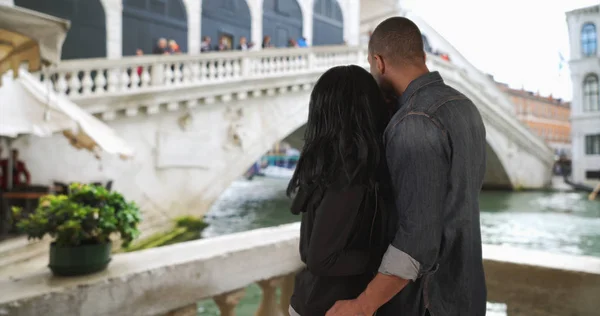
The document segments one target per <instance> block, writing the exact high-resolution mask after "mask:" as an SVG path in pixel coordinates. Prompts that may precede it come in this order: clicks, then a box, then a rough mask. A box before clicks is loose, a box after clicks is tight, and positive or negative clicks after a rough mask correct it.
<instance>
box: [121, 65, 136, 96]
mask: <svg viewBox="0 0 600 316" xmlns="http://www.w3.org/2000/svg"><path fill="white" fill-rule="evenodd" d="M119 71H120V72H121V73H120V75H119V82H120V84H119V88H120V89H119V90H120V91H127V90H129V74H127V69H119ZM134 73H135V75H136V76H137V69H132V70H131V75H132V76H133V74H134ZM131 86H132V88H133V83H131Z"/></svg>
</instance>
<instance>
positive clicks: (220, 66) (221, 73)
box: [217, 60, 227, 81]
mask: <svg viewBox="0 0 600 316" xmlns="http://www.w3.org/2000/svg"><path fill="white" fill-rule="evenodd" d="M226 64H227V63H226V62H225V61H223V60H219V61H218V62H217V79H218V80H219V81H221V80H223V78H224V77H225V74H226V73H227V68H226V67H227V66H226Z"/></svg>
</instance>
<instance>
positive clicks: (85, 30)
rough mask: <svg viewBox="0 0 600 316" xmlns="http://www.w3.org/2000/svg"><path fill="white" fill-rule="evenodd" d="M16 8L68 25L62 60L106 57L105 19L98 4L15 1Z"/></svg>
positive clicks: (96, 1)
mask: <svg viewBox="0 0 600 316" xmlns="http://www.w3.org/2000/svg"><path fill="white" fill-rule="evenodd" d="M15 5H16V6H20V7H24V8H27V9H31V10H35V11H38V12H42V13H46V14H50V15H54V16H56V17H59V18H63V19H67V20H69V21H71V28H70V29H69V32H67V38H66V39H65V43H64V44H63V47H62V56H61V59H78V58H97V57H106V18H105V16H104V7H103V6H102V3H101V1H100V0H89V1H87V0H86V1H73V0H53V1H45V0H44V1H40V0H15Z"/></svg>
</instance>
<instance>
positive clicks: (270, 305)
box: [255, 278, 283, 316]
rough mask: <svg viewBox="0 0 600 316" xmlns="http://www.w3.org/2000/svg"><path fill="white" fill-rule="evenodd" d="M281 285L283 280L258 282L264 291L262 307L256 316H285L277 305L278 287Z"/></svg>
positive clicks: (274, 279) (275, 279)
mask: <svg viewBox="0 0 600 316" xmlns="http://www.w3.org/2000/svg"><path fill="white" fill-rule="evenodd" d="M280 284H281V278H273V279H270V280H264V281H260V282H258V286H260V288H261V290H262V298H261V300H260V306H258V310H256V314H255V315H256V316H283V313H282V312H281V309H280V307H279V306H278V304H277V287H278V286H279V285H280Z"/></svg>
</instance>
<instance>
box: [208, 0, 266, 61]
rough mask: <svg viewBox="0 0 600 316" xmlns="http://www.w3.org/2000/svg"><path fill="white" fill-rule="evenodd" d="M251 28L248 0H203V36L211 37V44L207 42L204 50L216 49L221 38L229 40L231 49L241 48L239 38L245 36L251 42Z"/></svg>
mask: <svg viewBox="0 0 600 316" xmlns="http://www.w3.org/2000/svg"><path fill="white" fill-rule="evenodd" d="M251 28H252V18H251V16H250V8H248V5H247V4H246V0H204V1H203V2H202V37H203V38H204V37H205V36H208V37H210V39H211V42H210V44H208V43H207V44H206V45H207V46H208V47H204V46H203V47H202V50H203V51H207V50H212V49H215V48H216V47H217V46H218V45H219V39H220V38H223V39H224V40H225V41H227V42H228V46H229V48H230V49H238V48H239V49H241V47H239V46H240V45H239V40H240V38H242V37H245V38H246V40H247V41H248V42H249V41H250V35H251V34H250V30H251ZM255 44H256V43H255ZM258 45H260V43H258Z"/></svg>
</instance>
